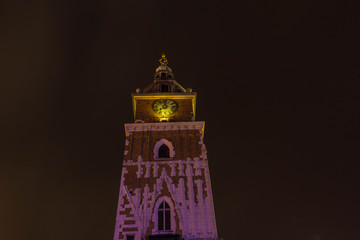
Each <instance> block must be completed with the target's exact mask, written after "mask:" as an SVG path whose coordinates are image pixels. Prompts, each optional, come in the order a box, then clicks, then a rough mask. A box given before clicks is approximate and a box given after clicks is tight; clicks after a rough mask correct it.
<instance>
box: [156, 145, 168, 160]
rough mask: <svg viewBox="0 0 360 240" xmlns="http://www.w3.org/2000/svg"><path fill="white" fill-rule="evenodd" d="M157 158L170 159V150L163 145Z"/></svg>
mask: <svg viewBox="0 0 360 240" xmlns="http://www.w3.org/2000/svg"><path fill="white" fill-rule="evenodd" d="M158 156H159V158H170V149H169V148H168V146H166V145H165V144H163V145H161V146H160V148H159V155H158Z"/></svg>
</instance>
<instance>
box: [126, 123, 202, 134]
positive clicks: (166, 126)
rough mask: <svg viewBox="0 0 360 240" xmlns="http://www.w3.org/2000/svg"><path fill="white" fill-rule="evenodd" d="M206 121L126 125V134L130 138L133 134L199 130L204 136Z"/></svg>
mask: <svg viewBox="0 0 360 240" xmlns="http://www.w3.org/2000/svg"><path fill="white" fill-rule="evenodd" d="M204 127H205V122H204V121H193V122H156V123H126V124H125V134H126V136H129V135H130V134H131V133H132V132H145V131H171V130H173V131H176V130H199V131H200V133H201V134H202V135H203V134H204Z"/></svg>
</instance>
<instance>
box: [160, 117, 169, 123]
mask: <svg viewBox="0 0 360 240" xmlns="http://www.w3.org/2000/svg"><path fill="white" fill-rule="evenodd" d="M159 119H160V122H164V121H166V122H168V121H169V118H168V117H161V118H159Z"/></svg>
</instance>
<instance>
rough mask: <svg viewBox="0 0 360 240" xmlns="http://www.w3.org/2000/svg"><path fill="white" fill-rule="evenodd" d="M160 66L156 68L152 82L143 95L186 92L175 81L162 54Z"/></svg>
mask: <svg viewBox="0 0 360 240" xmlns="http://www.w3.org/2000/svg"><path fill="white" fill-rule="evenodd" d="M159 62H160V66H159V67H158V68H156V71H155V74H154V82H153V83H151V84H150V85H149V86H147V87H146V88H145V89H144V90H143V93H161V92H164V93H165V92H171V93H174V92H178V93H181V92H186V90H185V88H183V87H182V86H181V85H180V84H179V83H177V82H176V81H175V78H174V73H173V71H172V69H171V68H170V67H169V66H168V65H167V64H168V60H167V59H166V57H165V54H164V53H163V54H162V55H161V59H160V60H159Z"/></svg>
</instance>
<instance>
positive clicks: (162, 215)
mask: <svg viewBox="0 0 360 240" xmlns="http://www.w3.org/2000/svg"><path fill="white" fill-rule="evenodd" d="M170 213H171V210H170V206H169V204H168V203H167V202H166V201H165V200H164V201H163V202H162V203H161V204H160V206H159V209H158V230H159V231H164V230H171V221H170Z"/></svg>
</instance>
